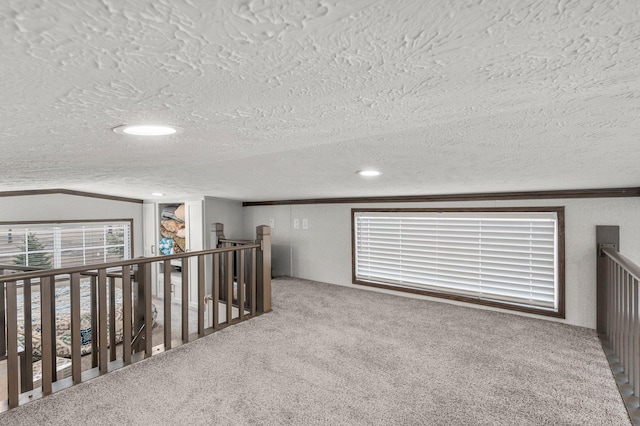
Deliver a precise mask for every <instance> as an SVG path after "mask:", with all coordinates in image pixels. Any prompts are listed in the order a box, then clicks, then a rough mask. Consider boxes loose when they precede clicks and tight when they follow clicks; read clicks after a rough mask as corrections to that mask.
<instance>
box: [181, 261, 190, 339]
mask: <svg viewBox="0 0 640 426" xmlns="http://www.w3.org/2000/svg"><path fill="white" fill-rule="evenodd" d="M190 260H191V259H190V258H187V257H185V258H183V259H182V277H181V282H182V343H187V342H188V341H189V261H190Z"/></svg>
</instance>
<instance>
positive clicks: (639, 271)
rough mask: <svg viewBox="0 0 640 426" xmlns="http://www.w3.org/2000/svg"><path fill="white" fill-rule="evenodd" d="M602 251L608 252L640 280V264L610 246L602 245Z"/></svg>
mask: <svg viewBox="0 0 640 426" xmlns="http://www.w3.org/2000/svg"><path fill="white" fill-rule="evenodd" d="M600 252H601V253H604V254H606V255H607V256H609V257H610V258H611V259H613V260H614V261H615V262H616V263H617V264H619V265H620V266H622V267H623V268H624V269H626V270H627V272H629V273H630V274H631V275H633V276H634V277H636V278H637V279H639V280H640V266H638V265H637V264H636V263H634V262H633V261H632V260H629V259H628V258H626V257H624V256H623V255H621V254H620V253H618V252H617V251H615V250H613V249H611V248H609V247H601V248H600Z"/></svg>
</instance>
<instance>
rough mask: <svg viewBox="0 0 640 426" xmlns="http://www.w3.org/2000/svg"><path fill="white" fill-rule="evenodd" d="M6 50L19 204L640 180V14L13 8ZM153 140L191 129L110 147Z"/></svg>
mask: <svg viewBox="0 0 640 426" xmlns="http://www.w3.org/2000/svg"><path fill="white" fill-rule="evenodd" d="M0 40H2V48H1V49H0V90H1V93H2V95H1V96H0V155H1V156H2V168H1V169H0V182H2V190H23V189H42V188H67V189H76V190H87V191H93V192H102V193H107V194H114V195H124V196H133V197H140V198H147V197H148V196H149V194H150V193H151V192H154V191H160V192H165V193H166V194H167V195H169V196H174V197H183V196H189V195H209V196H216V197H224V198H232V199H240V200H268V199H290V198H316V197H343V196H345V197H350V196H366V195H371V196H377V195H411V194H437V193H461V192H493V191H521V190H553V189H577V188H607V187H619V186H638V184H639V181H640V179H639V177H640V176H639V173H638V167H637V164H638V160H639V159H640V148H639V146H640V145H639V142H640V99H639V98H640V78H639V75H638V69H640V4H638V2H637V1H636V0H611V1H604V0H580V1H555V2H552V1H547V0H545V1H534V0H519V1H515V2H513V1H500V2H484V1H463V0H461V1H455V2H454V1H450V2H445V1H440V0H432V1H427V0H395V1H393V0H350V1H344V0H343V1H329V0H327V1H290V0H273V1H267V0H263V1H249V0H245V1H218V2H214V1H208V0H206V1H205V0H183V1H180V0H153V1H148V0H135V1H134V0H113V1H109V0H102V1H93V0H91V1H90V0H85V1H80V0H75V1H72V0H37V1H36V0H32V1H26V0H4V1H3V2H1V3H0ZM142 122H158V123H170V124H174V125H178V126H181V127H183V128H184V129H185V130H184V132H182V133H180V134H178V135H175V136H170V137H162V138H152V139H151V140H147V139H144V140H143V139H139V138H136V137H125V136H123V135H119V134H115V133H113V132H112V131H111V128H113V127H115V126H118V125H120V124H124V123H129V124H136V123H142ZM365 167H374V168H377V169H380V170H381V171H383V175H382V176H381V177H380V178H377V179H376V180H374V181H372V180H366V179H363V178H361V177H359V176H356V175H355V171H356V170H359V169H362V168H365Z"/></svg>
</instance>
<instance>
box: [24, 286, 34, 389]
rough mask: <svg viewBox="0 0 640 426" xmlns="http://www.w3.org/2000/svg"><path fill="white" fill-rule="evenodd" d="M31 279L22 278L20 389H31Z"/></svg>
mask: <svg viewBox="0 0 640 426" xmlns="http://www.w3.org/2000/svg"><path fill="white" fill-rule="evenodd" d="M31 291H32V288H31V279H26V280H24V287H23V296H22V297H23V299H22V300H23V303H24V305H23V306H24V368H23V371H22V378H23V381H22V382H23V386H22V391H23V392H25V391H30V390H33V312H32V309H31V306H32V298H31ZM27 307H28V308H27Z"/></svg>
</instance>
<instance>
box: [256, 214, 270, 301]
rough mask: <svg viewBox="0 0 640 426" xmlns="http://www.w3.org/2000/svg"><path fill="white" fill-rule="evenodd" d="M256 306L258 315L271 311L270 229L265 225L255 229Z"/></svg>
mask: <svg viewBox="0 0 640 426" xmlns="http://www.w3.org/2000/svg"><path fill="white" fill-rule="evenodd" d="M256 243H259V244H260V248H259V249H258V250H257V251H256V269H257V274H256V277H257V283H256V287H257V289H256V290H257V299H258V300H257V306H256V309H257V311H258V312H260V313H265V312H270V311H271V228H270V227H269V226H267V225H260V226H258V227H256Z"/></svg>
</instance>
